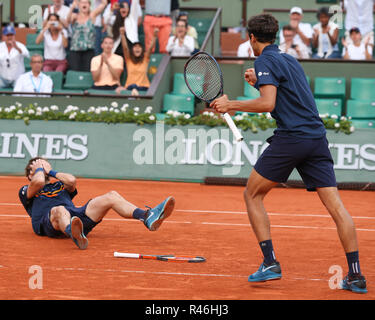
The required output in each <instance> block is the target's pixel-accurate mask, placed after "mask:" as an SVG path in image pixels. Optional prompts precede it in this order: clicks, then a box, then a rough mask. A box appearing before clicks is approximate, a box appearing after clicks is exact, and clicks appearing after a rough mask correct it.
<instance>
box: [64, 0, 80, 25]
mask: <svg viewBox="0 0 375 320" xmlns="http://www.w3.org/2000/svg"><path fill="white" fill-rule="evenodd" d="M75 8H78V0H74V1H73V3H72V5H71V6H70V9H69V13H68V16H67V17H66V22H67V23H68V24H72V23H74V22H75V20H76V19H77V14H76V13H73V11H74V9H75Z"/></svg>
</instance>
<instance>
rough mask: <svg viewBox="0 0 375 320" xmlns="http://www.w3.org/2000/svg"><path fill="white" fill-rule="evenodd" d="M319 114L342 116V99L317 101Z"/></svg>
mask: <svg viewBox="0 0 375 320" xmlns="http://www.w3.org/2000/svg"><path fill="white" fill-rule="evenodd" d="M315 102H316V106H317V108H318V111H319V114H327V113H328V114H329V115H333V114H335V115H338V116H340V115H341V114H342V101H341V99H315Z"/></svg>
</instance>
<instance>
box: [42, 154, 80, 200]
mask: <svg viewBox="0 0 375 320" xmlns="http://www.w3.org/2000/svg"><path fill="white" fill-rule="evenodd" d="M41 162H42V165H43V168H44V171H45V173H46V174H47V175H49V176H51V177H54V178H56V179H58V180H60V181H61V182H62V183H63V184H64V187H65V189H66V190H67V191H69V192H70V193H72V192H74V191H75V189H76V181H77V180H76V177H75V176H73V175H72V174H70V173H63V172H56V171H54V170H52V166H51V164H50V163H49V162H47V161H46V160H41Z"/></svg>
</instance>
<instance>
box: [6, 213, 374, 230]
mask: <svg viewBox="0 0 375 320" xmlns="http://www.w3.org/2000/svg"><path fill="white" fill-rule="evenodd" d="M1 217H7V218H29V216H28V215H16V214H0V218H1ZM103 221H119V222H139V221H138V220H135V219H123V218H104V219H103ZM164 223H174V224H193V223H194V224H202V225H213V226H229V227H250V223H222V222H204V221H203V222H191V221H173V220H167V221H164ZM271 228H287V229H314V230H316V229H320V230H336V228H334V227H317V226H291V225H285V226H284V225H271ZM356 230H357V231H369V232H375V229H363V228H356Z"/></svg>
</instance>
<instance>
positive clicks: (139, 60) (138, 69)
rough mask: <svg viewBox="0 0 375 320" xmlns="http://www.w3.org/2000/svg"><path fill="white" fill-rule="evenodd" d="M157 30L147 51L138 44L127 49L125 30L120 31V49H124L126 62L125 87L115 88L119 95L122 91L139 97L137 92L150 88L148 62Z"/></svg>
mask: <svg viewBox="0 0 375 320" xmlns="http://www.w3.org/2000/svg"><path fill="white" fill-rule="evenodd" d="M158 33H159V29H157V28H156V29H155V30H154V37H153V38H152V41H151V44H150V46H149V47H148V49H147V50H145V49H144V48H143V46H142V45H141V44H140V43H134V44H133V46H132V47H131V48H129V47H128V44H127V41H126V37H125V28H123V27H122V28H121V29H120V35H121V41H122V47H123V49H124V57H125V60H126V71H127V78H126V84H125V87H119V88H117V90H116V91H117V92H118V93H120V92H121V91H123V90H131V94H132V95H134V96H138V95H139V91H147V90H148V88H149V87H150V80H149V79H148V76H147V71H148V65H149V62H150V57H151V52H152V49H153V48H154V46H155V43H156V39H157V37H158Z"/></svg>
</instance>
